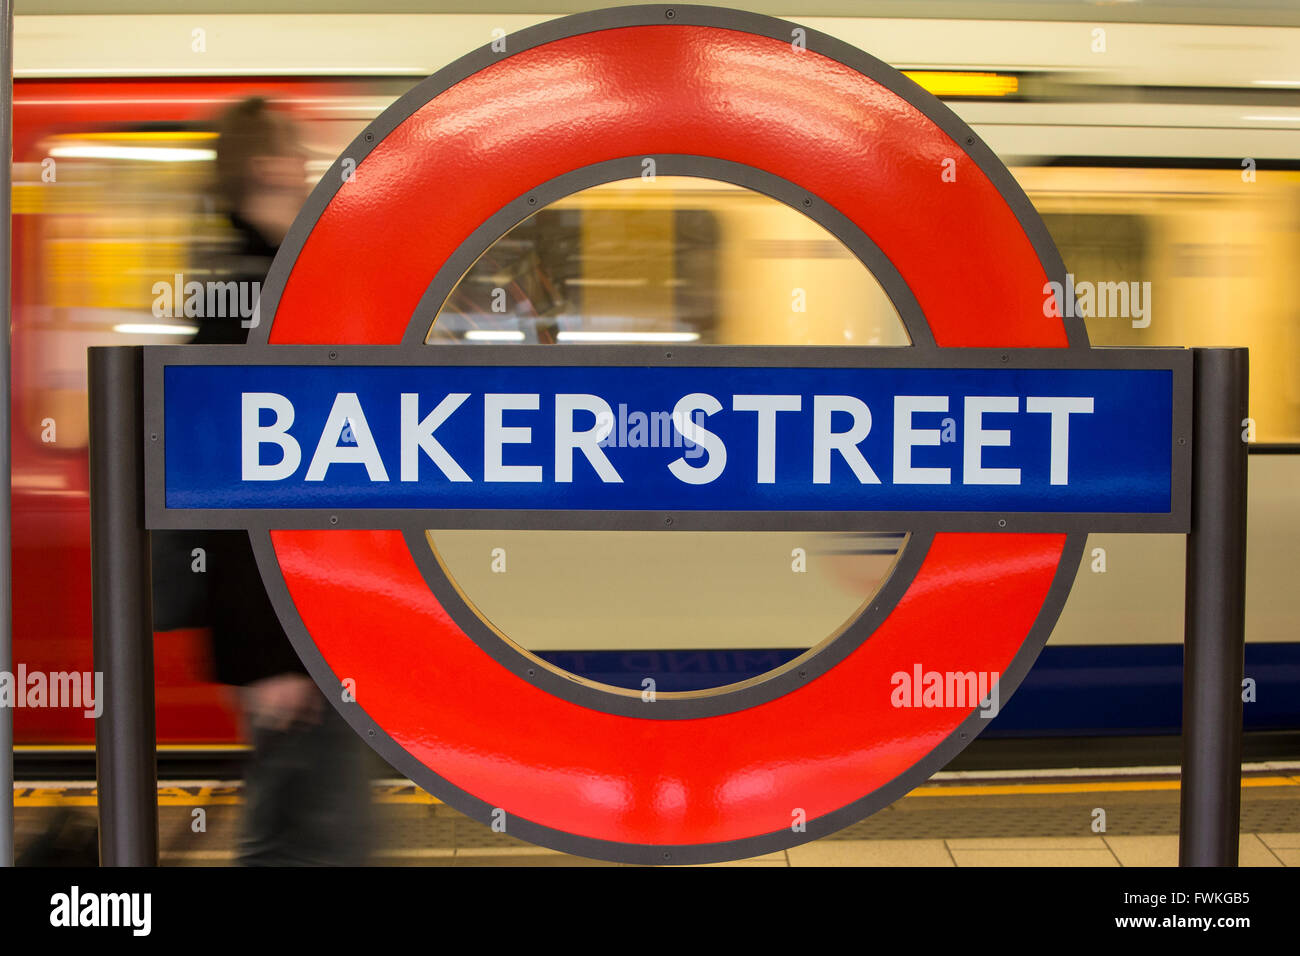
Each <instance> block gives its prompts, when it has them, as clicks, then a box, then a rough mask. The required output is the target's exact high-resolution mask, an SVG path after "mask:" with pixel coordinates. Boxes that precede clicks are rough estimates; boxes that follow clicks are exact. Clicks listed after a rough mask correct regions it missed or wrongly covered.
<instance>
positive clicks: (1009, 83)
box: [903, 70, 1020, 97]
mask: <svg viewBox="0 0 1300 956" xmlns="http://www.w3.org/2000/svg"><path fill="white" fill-rule="evenodd" d="M903 75H904V76H906V77H907V78H908V79H909V80H911V81H912V82H913V83H915V84H917V85H918V86H920V87H921V88H922V89H923V90H925V91H926V92H927V93H933V94H934V95H935V96H938V97H945V96H1014V95H1015V94H1016V93H1018V92H1019V91H1020V78H1019V77H1016V76H1008V75H1006V74H1004V73H960V72H952V71H930V70H904V71H903Z"/></svg>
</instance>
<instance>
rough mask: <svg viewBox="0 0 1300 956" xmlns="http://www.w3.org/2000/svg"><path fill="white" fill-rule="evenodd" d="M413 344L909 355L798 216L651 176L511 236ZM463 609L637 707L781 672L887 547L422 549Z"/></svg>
mask: <svg viewBox="0 0 1300 956" xmlns="http://www.w3.org/2000/svg"><path fill="white" fill-rule="evenodd" d="M426 341H427V342H429V343H430V344H434V345H440V346H443V347H446V346H448V345H452V344H457V343H464V344H475V343H481V342H495V343H510V342H517V343H524V342H530V343H539V342H540V343H558V344H570V343H573V344H580V343H583V342H609V343H618V342H627V343H636V342H687V343H691V342H693V343H699V344H744V345H877V346H906V345H908V344H910V342H909V340H908V337H907V334H906V332H905V330H904V328H903V325H902V322H901V320H900V319H899V317H898V314H897V312H896V310H895V309H894V308H893V305H892V304H891V303H890V301H889V299H888V297H887V296H886V295H885V293H884V291H883V290H882V289H881V287H880V285H879V283H878V282H877V281H876V279H875V278H874V277H873V276H872V274H871V272H870V271H869V270H868V269H867V268H866V267H864V266H863V265H862V263H861V262H859V261H858V260H857V259H856V258H854V257H853V255H852V254H851V253H850V252H849V251H848V249H846V248H845V247H844V246H843V245H842V244H841V243H840V242H839V240H837V239H836V238H835V237H834V236H832V235H830V234H829V233H827V232H826V231H825V230H824V229H822V227H821V226H820V225H818V224H817V223H815V222H814V221H812V220H811V219H808V218H807V217H806V216H804V215H803V214H802V213H800V212H798V211H797V210H794V209H791V208H789V207H787V206H785V205H784V204H782V203H780V202H778V201H776V200H774V199H770V198H768V197H766V196H763V195H761V194H759V193H755V192H751V191H750V190H747V189H743V188H741V187H738V186H732V185H730V184H726V183H718V182H713V181H711V180H703V179H688V178H683V177H668V176H660V177H657V178H656V179H655V180H653V181H643V180H634V181H625V182H616V183H610V184H607V185H602V186H598V187H595V188H592V189H587V190H584V191H582V192H580V193H577V194H575V195H573V196H570V197H568V198H567V199H565V200H563V201H561V202H558V203H555V204H554V205H552V206H550V207H548V208H546V209H543V210H540V211H539V212H537V213H535V214H534V215H532V216H531V217H529V219H527V220H525V221H524V222H522V223H520V224H519V225H518V226H516V227H515V228H514V229H512V230H510V231H509V232H508V233H507V234H506V235H505V236H503V237H502V238H501V239H500V240H499V241H498V242H497V243H495V244H494V245H493V246H492V247H491V248H490V249H488V250H487V252H486V253H485V254H484V255H483V256H482V257H480V259H479V260H478V262H477V263H475V265H474V266H473V267H472V268H471V269H470V270H469V271H468V272H467V273H466V275H465V276H464V277H462V279H461V281H460V283H459V284H458V285H457V287H456V289H455V290H454V291H453V293H452V294H451V295H450V296H449V297H448V299H447V301H446V303H444V305H443V308H442V310H441V312H440V313H439V315H438V317H437V319H436V320H435V322H434V323H433V325H432V327H431V328H430V330H429V333H428V336H427V339H426ZM428 540H429V543H430V546H431V548H432V549H433V552H434V554H435V555H436V557H437V559H438V561H439V562H440V563H441V565H442V567H443V569H444V570H445V571H446V573H447V575H448V577H449V578H450V579H451V581H452V582H453V583H454V584H455V585H456V587H457V588H458V589H459V591H460V593H461V596H462V597H463V598H464V599H465V601H466V603H467V604H468V605H469V606H470V607H471V608H473V609H474V611H475V613H477V614H478V615H479V617H480V618H481V619H482V620H483V621H485V622H486V623H487V624H488V626H489V627H491V628H492V629H494V630H495V632H496V633H497V634H498V635H499V636H501V637H503V638H505V639H506V640H508V641H511V642H513V643H514V644H515V646H516V647H518V648H519V649H521V650H522V651H524V652H525V653H526V654H528V655H531V656H532V657H533V658H535V659H536V660H537V661H539V662H541V663H542V664H543V665H545V666H548V667H551V668H553V669H555V670H559V671H564V672H567V673H568V674H570V675H577V676H579V677H582V678H585V679H587V680H589V681H594V682H597V683H600V684H605V685H611V686H615V687H621V688H625V689H630V690H635V691H637V692H640V691H641V690H642V689H643V687H644V686H645V685H644V684H643V681H644V680H645V679H646V678H650V679H653V680H654V681H655V687H656V693H674V692H690V691H704V690H708V689H712V688H717V687H721V686H725V685H728V684H735V683H738V682H741V681H744V680H748V679H752V678H755V677H758V676H760V675H763V674H767V673H771V672H772V671H775V670H779V669H782V668H785V667H789V666H791V664H792V662H793V661H795V660H796V659H799V658H800V657H802V656H803V655H806V654H807V653H808V652H809V651H810V649H813V648H816V647H819V646H821V645H822V644H824V643H825V642H827V641H830V640H833V639H834V638H835V637H836V636H837V635H838V634H839V633H841V632H842V631H843V630H844V628H845V627H846V626H847V625H848V624H849V623H851V622H852V621H853V620H855V619H856V617H857V616H858V614H859V613H860V611H861V610H862V609H863V608H864V607H865V605H866V604H867V603H868V602H870V600H871V599H872V598H873V597H874V596H875V594H876V593H877V592H878V591H879V589H880V587H881V586H882V585H883V584H884V582H885V581H886V579H887V578H888V577H889V575H890V573H891V572H892V570H893V568H894V567H895V565H896V562H897V560H898V556H899V554H900V553H901V552H902V549H903V547H904V546H905V543H906V537H905V536H904V535H901V534H807V533H805V534H797V533H784V532H781V533H776V532H770V533H761V534H753V533H743V534H742V533H735V532H707V533H705V532H614V531H563V532H560V531H511V532H498V531H491V532H487V531H465V530H435V531H430V532H429V533H428Z"/></svg>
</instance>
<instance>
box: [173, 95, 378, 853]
mask: <svg viewBox="0 0 1300 956" xmlns="http://www.w3.org/2000/svg"><path fill="white" fill-rule="evenodd" d="M215 130H216V132H217V145H216V154H217V155H216V184H215V185H216V190H215V192H216V200H217V203H218V207H219V209H220V211H221V212H222V214H223V215H224V216H225V217H226V218H227V219H228V220H229V223H230V226H231V229H232V231H233V236H234V242H233V244H232V245H231V246H230V247H229V248H228V249H226V250H224V251H223V252H222V253H220V254H219V255H215V256H213V261H212V271H211V273H210V274H209V275H208V276H207V278H208V279H209V280H211V281H220V282H228V281H234V282H237V283H254V282H256V283H261V282H262V281H263V280H264V279H265V277H266V273H267V271H268V269H269V268H270V265H271V260H272V259H273V258H274V256H275V252H276V249H277V248H278V247H279V245H280V243H281V242H282V241H283V239H284V236H285V234H286V233H287V232H288V230H289V226H290V225H291V224H292V222H293V220H294V218H295V217H296V216H297V214H298V211H299V209H300V208H301V206H302V203H303V201H304V200H305V199H306V196H307V179H306V159H307V157H306V151H305V150H304V149H303V147H302V145H301V143H300V140H299V136H298V132H297V129H296V128H295V126H294V124H293V123H292V122H291V121H290V119H289V118H288V117H287V116H284V115H282V114H279V113H277V112H275V111H274V110H272V109H271V108H270V107H269V105H268V103H267V102H266V101H265V100H264V99H262V98H260V97H254V98H251V99H246V100H243V101H241V102H239V103H236V104H235V105H234V106H232V107H230V108H229V109H227V110H226V111H225V112H224V113H223V114H222V115H221V116H220V117H218V119H217V120H216V123H215ZM239 288H240V295H241V296H247V295H248V292H247V291H245V290H246V289H248V288H249V287H248V286H244V285H241V286H240V287H239ZM233 311H234V312H235V314H234V315H230V316H225V317H222V316H204V317H201V318H200V320H199V331H198V334H197V335H196V336H195V337H194V339H193V342H195V343H207V344H213V343H217V344H220V343H226V344H232V343H233V344H242V343H244V342H246V341H247V336H248V331H249V330H248V328H245V327H244V321H248V323H249V325H250V326H251V325H253V324H255V323H254V322H253V321H252V320H251V319H249V320H243V318H242V316H241V315H240V314H239V310H238V309H236V310H233ZM205 540H206V542H207V547H208V551H207V574H208V597H209V607H208V609H207V612H208V614H207V616H208V622H209V624H210V626H211V628H212V635H213V642H212V654H213V663H214V669H215V672H216V674H215V676H216V678H217V680H218V681H220V682H221V683H224V684H232V685H235V686H236V687H237V688H238V693H239V699H240V704H241V710H242V714H243V717H244V720H245V734H246V736H247V738H248V740H249V743H250V745H251V747H252V753H251V755H250V760H249V763H248V766H247V769H246V771H245V781H244V795H245V804H244V811H243V819H242V821H241V827H240V839H239V857H238V859H239V862H240V863H241V864H243V865H246V866H284V865H359V864H361V863H364V862H365V860H366V855H367V848H368V843H369V836H368V831H369V785H370V781H369V776H368V764H367V761H366V756H367V755H366V753H365V745H364V744H363V743H362V742H361V740H360V738H359V737H357V735H356V734H355V733H354V732H353V730H352V728H351V727H349V726H348V724H347V722H346V721H344V720H343V718H342V717H341V716H340V715H339V714H338V713H337V711H336V710H335V709H334V707H333V706H332V705H331V704H330V702H329V701H327V700H326V699H325V697H324V695H323V694H322V693H321V691H320V689H319V688H318V687H317V686H316V684H315V682H314V681H313V680H312V679H311V677H310V676H308V674H307V672H306V668H305V667H304V666H303V664H302V661H301V660H299V658H298V655H297V653H296V652H295V651H294V649H293V646H292V644H291V643H290V642H289V639H288V637H287V636H286V635H285V633H284V631H283V629H282V628H281V626H280V622H279V619H278V618H277V616H276V613H275V609H274V608H273V607H272V605H271V601H270V599H269V598H268V597H267V594H266V589H265V587H264V586H263V584H262V579H261V575H260V573H259V572H258V569H257V563H256V560H255V559H254V557H253V550H252V545H251V543H250V541H249V537H248V534H247V533H246V532H242V531H239V532H209V533H208V534H207V535H206V536H205Z"/></svg>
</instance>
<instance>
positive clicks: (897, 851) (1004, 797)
mask: <svg viewBox="0 0 1300 956" xmlns="http://www.w3.org/2000/svg"><path fill="white" fill-rule="evenodd" d="M1243 783H1244V786H1243V787H1242V814H1241V831H1242V838H1241V853H1240V863H1241V865H1242V866H1300V765H1297V764H1265V765H1252V766H1251V767H1250V768H1249V772H1248V773H1247V774H1246V775H1245V777H1244V780H1243ZM375 799H376V803H377V805H378V810H379V812H378V814H377V818H378V820H379V829H378V834H377V837H378V838H377V847H378V849H377V852H376V856H375V859H374V862H375V863H377V864H381V865H399V866H611V865H617V864H610V863H604V862H601V861H597V860H587V859H583V858H580V857H575V856H570V855H568V854H564V853H559V852H556V851H553V850H547V849H542V848H539V847H534V846H531V845H529V844H526V843H524V842H522V841H520V840H518V839H515V838H514V837H511V836H509V835H508V834H504V833H495V832H493V831H492V830H491V829H490V828H489V827H487V826H484V825H483V824H481V823H478V822H477V821H475V820H472V819H470V818H468V817H466V816H465V815H463V814H461V813H460V812H458V811H456V810H453V809H452V808H451V807H448V806H446V805H444V804H441V803H439V802H437V801H435V800H434V799H433V798H431V797H429V796H428V795H427V794H425V793H423V791H420V790H419V789H418V788H416V787H414V786H413V785H411V784H409V783H407V782H405V781H387V782H382V783H379V784H377V785H376V788H375ZM159 802H160V826H159V829H160V836H161V846H162V863H163V865H165V866H166V865H173V866H195V865H199V866H203V865H218V866H220V865H228V864H230V863H231V862H233V859H234V836H235V828H236V824H237V821H238V814H239V810H240V807H239V804H240V787H239V784H238V783H233V782H213V781H207V782H197V781H192V782H178V783H175V784H171V785H169V786H164V787H160V789H159ZM94 803H95V798H94V791H93V788H92V787H91V786H89V785H84V784H83V785H75V784H68V785H60V784H58V783H52V782H47V783H26V784H20V785H19V786H18V787H16V788H15V804H16V810H15V825H16V830H17V832H16V837H17V850H18V853H19V854H20V855H21V854H22V852H23V850H24V849H25V847H26V846H27V845H30V844H31V842H32V841H34V840H36V839H38V838H39V837H40V835H41V833H42V832H43V831H45V830H46V829H47V828H48V827H49V826H50V823H51V821H53V820H54V819H55V818H56V816H58V815H59V814H61V813H69V812H70V813H72V814H76V815H79V816H76V817H73V818H72V819H71V820H70V821H69V820H66V819H65V821H64V825H65V826H67V827H68V828H69V829H70V830H72V831H74V832H75V831H76V829H77V827H78V825H79V824H81V825H82V828H83V831H84V830H85V829H88V828H89V827H90V826H91V824H92V821H93V814H94ZM197 807H202V808H203V809H204V813H205V814H206V830H205V831H204V832H200V833H196V832H194V831H193V827H192V822H193V819H194V810H195V808H197ZM1099 811H1102V812H1104V821H1103V818H1102V813H1099ZM1103 822H1104V829H1102V828H1101V827H1102V824H1103ZM1177 860H1178V782H1177V777H1176V774H1173V773H1171V772H1170V771H1169V770H1168V769H1167V768H1138V769H1136V770H1126V771H1072V772H1057V773H1053V774H1047V775H1042V774H1039V775H1026V774H1009V773H1002V774H980V775H973V774H943V775H940V776H939V777H938V778H936V779H935V780H932V781H931V783H930V784H928V785H927V786H925V787H921V788H919V789H918V790H916V791H913V793H912V794H909V795H908V796H906V797H904V798H903V799H901V800H899V801H898V802H896V803H894V804H892V805H891V806H889V807H888V808H886V809H884V810H882V811H880V812H879V813H877V814H875V815H874V816H871V817H868V818H867V819H866V820H863V821H860V822H859V823H856V824H853V825H852V826H850V827H847V828H846V829H844V830H841V831H839V832H838V833H836V834H834V835H833V836H830V837H827V838H825V839H822V840H817V841H815V842H812V843H807V844H804V845H802V846H797V847H794V848H792V849H789V850H785V851H782V852H779V853H771V854H767V855H765V856H760V857H756V858H753V859H749V860H742V861H738V862H736V863H729V864H718V865H730V866H1025V865H1029V866H1071V867H1079V866H1112V867H1113V866H1174V865H1176V863H1177Z"/></svg>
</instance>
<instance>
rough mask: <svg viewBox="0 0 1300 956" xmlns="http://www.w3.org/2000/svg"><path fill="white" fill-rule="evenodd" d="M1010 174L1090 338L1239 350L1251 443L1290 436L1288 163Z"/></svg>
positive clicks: (1294, 197)
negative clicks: (1246, 366) (1245, 355)
mask: <svg viewBox="0 0 1300 956" xmlns="http://www.w3.org/2000/svg"><path fill="white" fill-rule="evenodd" d="M1014 172H1015V175H1016V178H1017V179H1018V180H1019V181H1020V183H1021V185H1022V186H1023V187H1024V188H1025V192H1026V193H1027V194H1028V196H1029V198H1030V199H1031V200H1032V201H1033V203H1034V205H1035V206H1036V207H1037V208H1038V211H1039V212H1040V213H1041V214H1042V215H1043V218H1044V220H1045V221H1046V223H1047V227H1048V230H1049V231H1050V232H1051V233H1052V237H1053V238H1054V239H1055V240H1056V243H1057V245H1058V247H1059V248H1060V250H1061V255H1062V258H1063V259H1064V260H1065V266H1066V270H1067V272H1068V273H1069V275H1070V281H1071V283H1072V284H1073V285H1074V286H1075V289H1076V292H1077V293H1080V295H1081V297H1080V301H1079V306H1080V310H1081V311H1082V312H1083V316H1084V319H1085V322H1086V323H1087V327H1088V337H1089V339H1090V340H1091V342H1092V344H1094V345H1102V346H1188V347H1195V346H1245V347H1247V348H1249V349H1250V415H1251V417H1252V418H1253V419H1254V421H1255V425H1256V434H1255V437H1256V440H1257V441H1260V442H1269V443H1300V374H1298V373H1300V305H1297V302H1296V299H1295V296H1293V295H1292V294H1291V290H1290V277H1291V274H1292V273H1293V271H1294V270H1293V264H1294V263H1295V262H1296V260H1297V259H1300V173H1297V172H1288V171H1280V170H1278V171H1262V172H1259V173H1258V175H1257V177H1256V179H1255V180H1254V181H1252V182H1246V181H1244V180H1243V179H1242V176H1241V175H1240V170H1237V169H1227V170H1224V169H1156V168H1099V167H1070V166H1052V167H1026V168H1021V169H1017V170H1014ZM1085 297H1086V298H1085Z"/></svg>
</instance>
